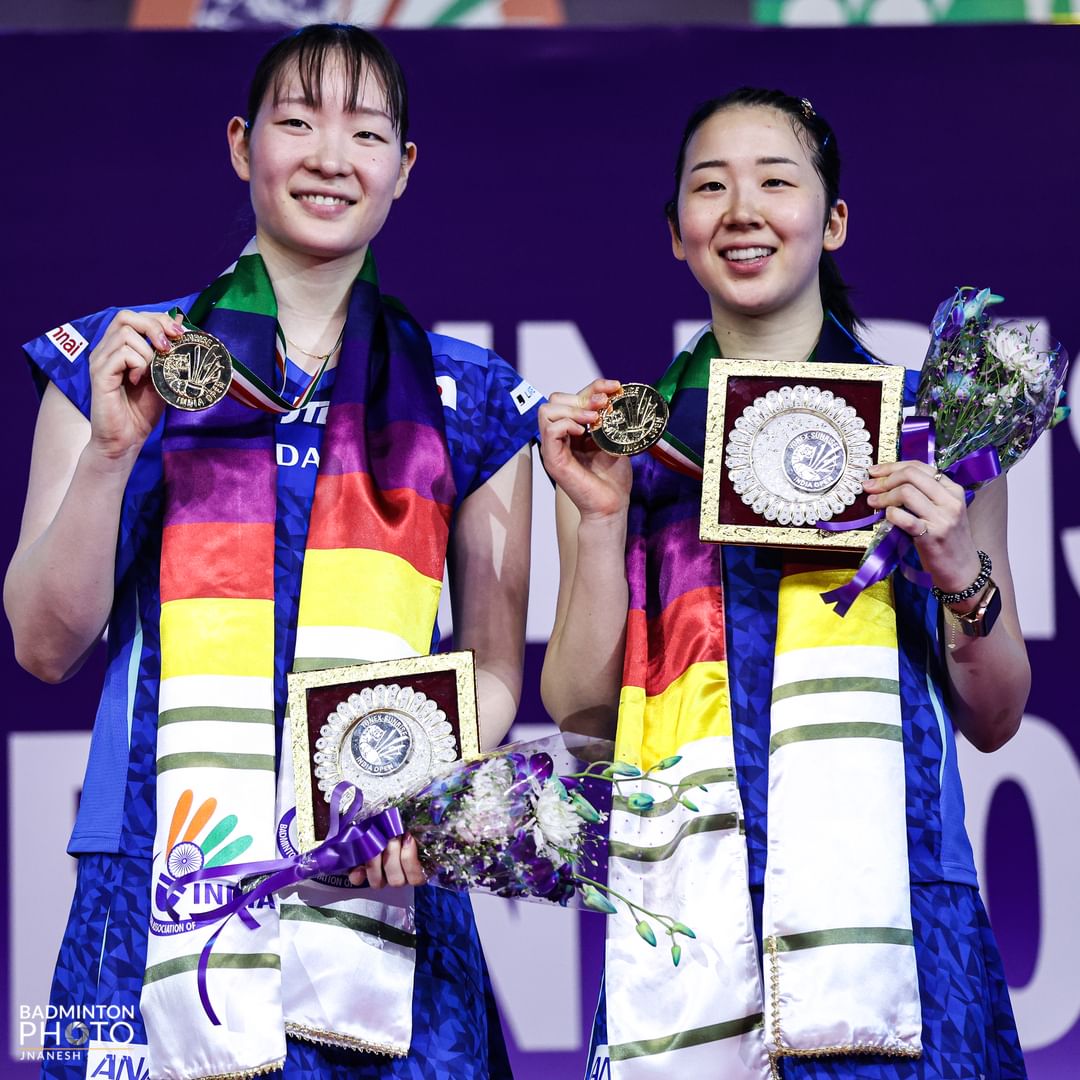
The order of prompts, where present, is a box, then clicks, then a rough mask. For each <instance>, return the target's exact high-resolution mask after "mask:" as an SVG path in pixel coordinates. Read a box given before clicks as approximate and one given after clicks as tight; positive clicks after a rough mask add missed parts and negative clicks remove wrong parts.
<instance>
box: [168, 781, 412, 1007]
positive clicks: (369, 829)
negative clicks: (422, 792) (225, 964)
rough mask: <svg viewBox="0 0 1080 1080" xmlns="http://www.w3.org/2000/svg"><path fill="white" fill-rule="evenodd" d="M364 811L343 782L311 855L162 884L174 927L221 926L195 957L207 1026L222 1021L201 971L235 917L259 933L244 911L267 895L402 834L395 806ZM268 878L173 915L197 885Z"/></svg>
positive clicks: (370, 855)
mask: <svg viewBox="0 0 1080 1080" xmlns="http://www.w3.org/2000/svg"><path fill="white" fill-rule="evenodd" d="M349 791H355V792H356V797H355V798H354V799H353V803H352V805H351V806H350V807H349V809H348V810H347V811H346V812H345V813H344V814H342V812H341V802H342V800H343V799H344V797H345V795H346V794H347V793H348V792H349ZM363 805H364V795H363V792H361V791H359V790H358V789H356V788H354V787H353V786H352V784H350V783H348V782H346V781H342V783H340V784H338V785H337V787H336V788H334V793H333V795H332V797H331V799H330V828H329V830H328V831H327V836H326V839H325V840H324V841H323V842H322V843H321V844H320V845H319V846H318V847H316V848H313V849H312V850H311V851H304V852H301V853H300V854H298V855H294V856H291V857H289V858H285V859H269V860H265V861H262V862H247V863H232V864H230V865H228V866H215V867H213V868H210V869H205V870H194V871H192V872H191V873H190V874H183V875H181V876H180V877H178V878H176V879H175V880H174V881H172V882H171V883H168V879H163V883H162V884H159V885H158V892H157V902H158V906H159V907H160V908H161V909H162V910H164V911H168V912H169V914H170V915H171V916H172V917H173V919H174V920H175V921H177V922H180V921H187V922H192V923H194V924H196V925H200V924H203V923H210V922H217V921H219V920H220V921H221V925H220V926H219V927H218V928H217V929H216V930H215V931H214V933H213V934H212V935H211V936H210V938H209V940H208V941H207V942H206V944H205V945H204V946H203V950H202V953H201V954H200V956H199V968H198V974H199V1000H200V1001H201V1002H202V1007H203V1009H204V1010H205V1011H206V1015H207V1016H208V1017H209V1018H210V1022H211V1023H212V1024H214V1025H215V1026H219V1025H220V1024H221V1021H220V1020H219V1019H218V1017H217V1014H216V1013H215V1012H214V1010H213V1007H212V1006H211V1004H210V995H209V993H208V992H207V989H206V971H207V968H208V966H209V962H210V953H211V951H212V950H213V948H214V942H216V941H217V939H218V935H219V934H220V933H221V931H222V930H224V929H225V926H226V925H227V923H228V921H229V919H231V918H232V916H233V915H239V917H240V921H241V922H242V923H244V925H245V926H247V927H248V928H249V929H251V930H254V929H256V927H258V925H259V924H258V922H257V920H256V919H255V917H254V916H253V915H252V914H251V912H250V911H249V910H248V909H249V908H250V907H252V906H253V905H255V904H257V903H258V902H259V901H260V900H262V899H264V898H265V897H267V896H269V895H270V894H271V893H275V892H280V891H281V890H282V889H286V888H288V887H289V886H290V885H295V884H298V883H299V882H301V881H306V880H308V879H309V878H313V877H315V876H317V875H319V874H340V873H342V872H345V871H348V870H352V869H353V867H356V866H360V865H362V864H363V863H366V862H370V861H371V860H372V859H374V858H375V857H376V856H378V855H381V854H382V853H383V851H384V850H385V849H386V846H387V844H389V843H390V841H391V840H392V839H393V838H394V837H395V836H401V835H402V834H403V833H404V832H405V826H404V825H403V824H402V821H401V814H400V812H399V811H398V808H397V807H396V806H391V807H388V808H387V809H385V810H382V811H380V812H379V813H378V814H374V815H372V816H370V817H367V818H361V817H360V812H361V810H362V809H363ZM259 875H267V876H265V877H262V879H261V880H260V881H258V882H256V883H255V884H254V886H253V887H252V888H250V889H248V890H246V891H243V892H239V893H237V895H236V896H234V897H233V898H232V900H230V901H229V902H228V903H227V904H222V905H221V907H216V908H214V909H213V910H212V911H204V912H200V913H197V914H193V915H189V916H187V917H186V919H184V920H181V919H180V917H179V916H178V915H177V913H176V911H175V910H174V905H175V903H176V901H177V899H178V896H179V894H180V893H181V892H183V890H184V889H185V888H186V887H187V886H188V885H191V884H193V883H194V882H196V881H208V880H210V879H211V878H221V877H229V878H249V877H252V876H259Z"/></svg>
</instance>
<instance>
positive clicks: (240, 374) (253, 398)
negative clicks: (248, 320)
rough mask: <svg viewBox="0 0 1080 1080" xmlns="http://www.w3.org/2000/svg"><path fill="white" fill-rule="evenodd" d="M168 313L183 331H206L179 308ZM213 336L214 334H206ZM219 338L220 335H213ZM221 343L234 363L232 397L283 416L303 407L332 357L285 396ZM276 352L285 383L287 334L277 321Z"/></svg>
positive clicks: (230, 395)
mask: <svg viewBox="0 0 1080 1080" xmlns="http://www.w3.org/2000/svg"><path fill="white" fill-rule="evenodd" d="M169 315H170V316H171V317H172V318H174V319H179V320H180V322H181V324H182V325H183V327H184V330H186V331H189V332H194V333H199V334H205V333H206V331H205V330H203V329H202V328H201V327H198V326H196V325H195V324H194V323H193V322H192V321H191V320H190V319H189V318H188V317H187V315H185V314H184V312H182V311H181V310H180V309H179V308H176V307H174V308H171V309H170V310H169ZM207 336H209V337H213V335H212V334H211V335H207ZM214 340H215V341H217V340H218V339H217V338H214ZM218 344H219V345H221V347H222V348H223V349H225V352H226V353H227V354H228V357H229V361H230V363H231V364H232V381H231V382H230V383H229V391H228V393H229V397H231V398H235V399H236V400H237V401H239V402H240V403H241V404H243V405H247V406H248V407H249V408H252V409H261V410H262V411H263V412H268V413H274V414H277V415H282V414H284V413H290V412H296V411H298V410H299V409H302V408H303V407H304V406H305V405H306V404H307V403H308V402H309V401H310V400H311V397H312V395H313V394H314V393H315V387H316V386H318V384H319V380H320V379H321V378H322V374H323V372H324V371H325V370H326V365H327V364H329V363H330V357H329V356H327V357H326V358H325V359H324V360H323V362H322V364H320V365H319V370H318V371H317V372H315V374H314V375H312V376H311V379H310V381H309V382H308V383H307V385H306V386H305V387H304V389H303V390H301V392H300V393H299V394H298V395H297V396H296V397H293V398H286V397H282V395H281V394H280V393H279V392H278V391H276V390H274V389H273V387H271V386H268V385H267V384H266V383H265V382H264V381H263V380H262V379H260V378H259V376H258V375H256V374H255V372H254V371H252V370H251V368H249V367H248V366H247V365H246V364H245V363H244V362H243V361H242V360H238V359H237V358H236V357H235V356H234V355H233V354H232V353H231V352H229V350H228V349H226V348H225V345H224V344H223V343H222V342H220V341H219V342H218ZM274 352H275V367H276V368H277V371H278V373H279V375H280V377H281V380H282V385H284V381H285V355H286V353H285V334H284V333H283V332H282V329H281V325H280V324H278V325H277V326H276V327H275V330H274Z"/></svg>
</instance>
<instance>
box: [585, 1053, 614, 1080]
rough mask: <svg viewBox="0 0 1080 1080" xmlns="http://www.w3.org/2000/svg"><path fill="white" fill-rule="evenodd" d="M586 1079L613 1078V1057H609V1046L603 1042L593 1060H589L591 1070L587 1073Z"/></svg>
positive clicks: (608, 1079)
mask: <svg viewBox="0 0 1080 1080" xmlns="http://www.w3.org/2000/svg"><path fill="white" fill-rule="evenodd" d="M585 1080H611V1058H610V1057H608V1048H607V1046H606V1045H603V1044H601V1045H600V1046H598V1047H597V1048H596V1052H595V1053H594V1054H593V1058H592V1061H590V1062H589V1071H588V1072H587V1073H586V1074H585Z"/></svg>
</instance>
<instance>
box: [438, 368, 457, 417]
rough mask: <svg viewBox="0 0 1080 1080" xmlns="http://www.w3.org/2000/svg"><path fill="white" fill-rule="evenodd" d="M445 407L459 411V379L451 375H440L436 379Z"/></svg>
mask: <svg viewBox="0 0 1080 1080" xmlns="http://www.w3.org/2000/svg"><path fill="white" fill-rule="evenodd" d="M435 385H436V386H437V387H438V388H439V397H440V399H441V400H442V403H443V408H444V409H453V410H454V411H455V412H456V411H457V381H456V380H455V379H454V378H453V376H451V375H440V376H439V377H438V378H437V379H436V380H435Z"/></svg>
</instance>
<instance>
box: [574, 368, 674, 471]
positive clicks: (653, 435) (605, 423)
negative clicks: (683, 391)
mask: <svg viewBox="0 0 1080 1080" xmlns="http://www.w3.org/2000/svg"><path fill="white" fill-rule="evenodd" d="M667 422H668V405H667V402H666V401H665V400H664V399H663V397H662V396H661V395H660V392H659V391H658V390H656V389H655V388H654V387H652V386H649V385H647V384H646V383H623V384H622V390H621V391H620V392H619V393H618V394H617V395H615V396H614V397H613V398H612V399H611V403H610V404H609V405H608V407H607V408H606V409H605V410H604V411H603V412H602V413H601V414H600V420H599V422H598V423H597V424H596V425H595V426H594V427H593V428H591V429H590V434H591V435H592V437H593V441H594V442H595V443H596V445H597V446H599V447H600V449H601V450H604V451H606V452H607V453H609V454H616V455H618V456H620V457H623V456H627V455H630V454H640V453H641V452H642V451H643V450H648V449H649V447H650V446H652V445H653V443H655V442H656V441H657V440H658V439H659V438H660V436H661V435H663V434H664V429H665V428H666V427H667Z"/></svg>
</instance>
